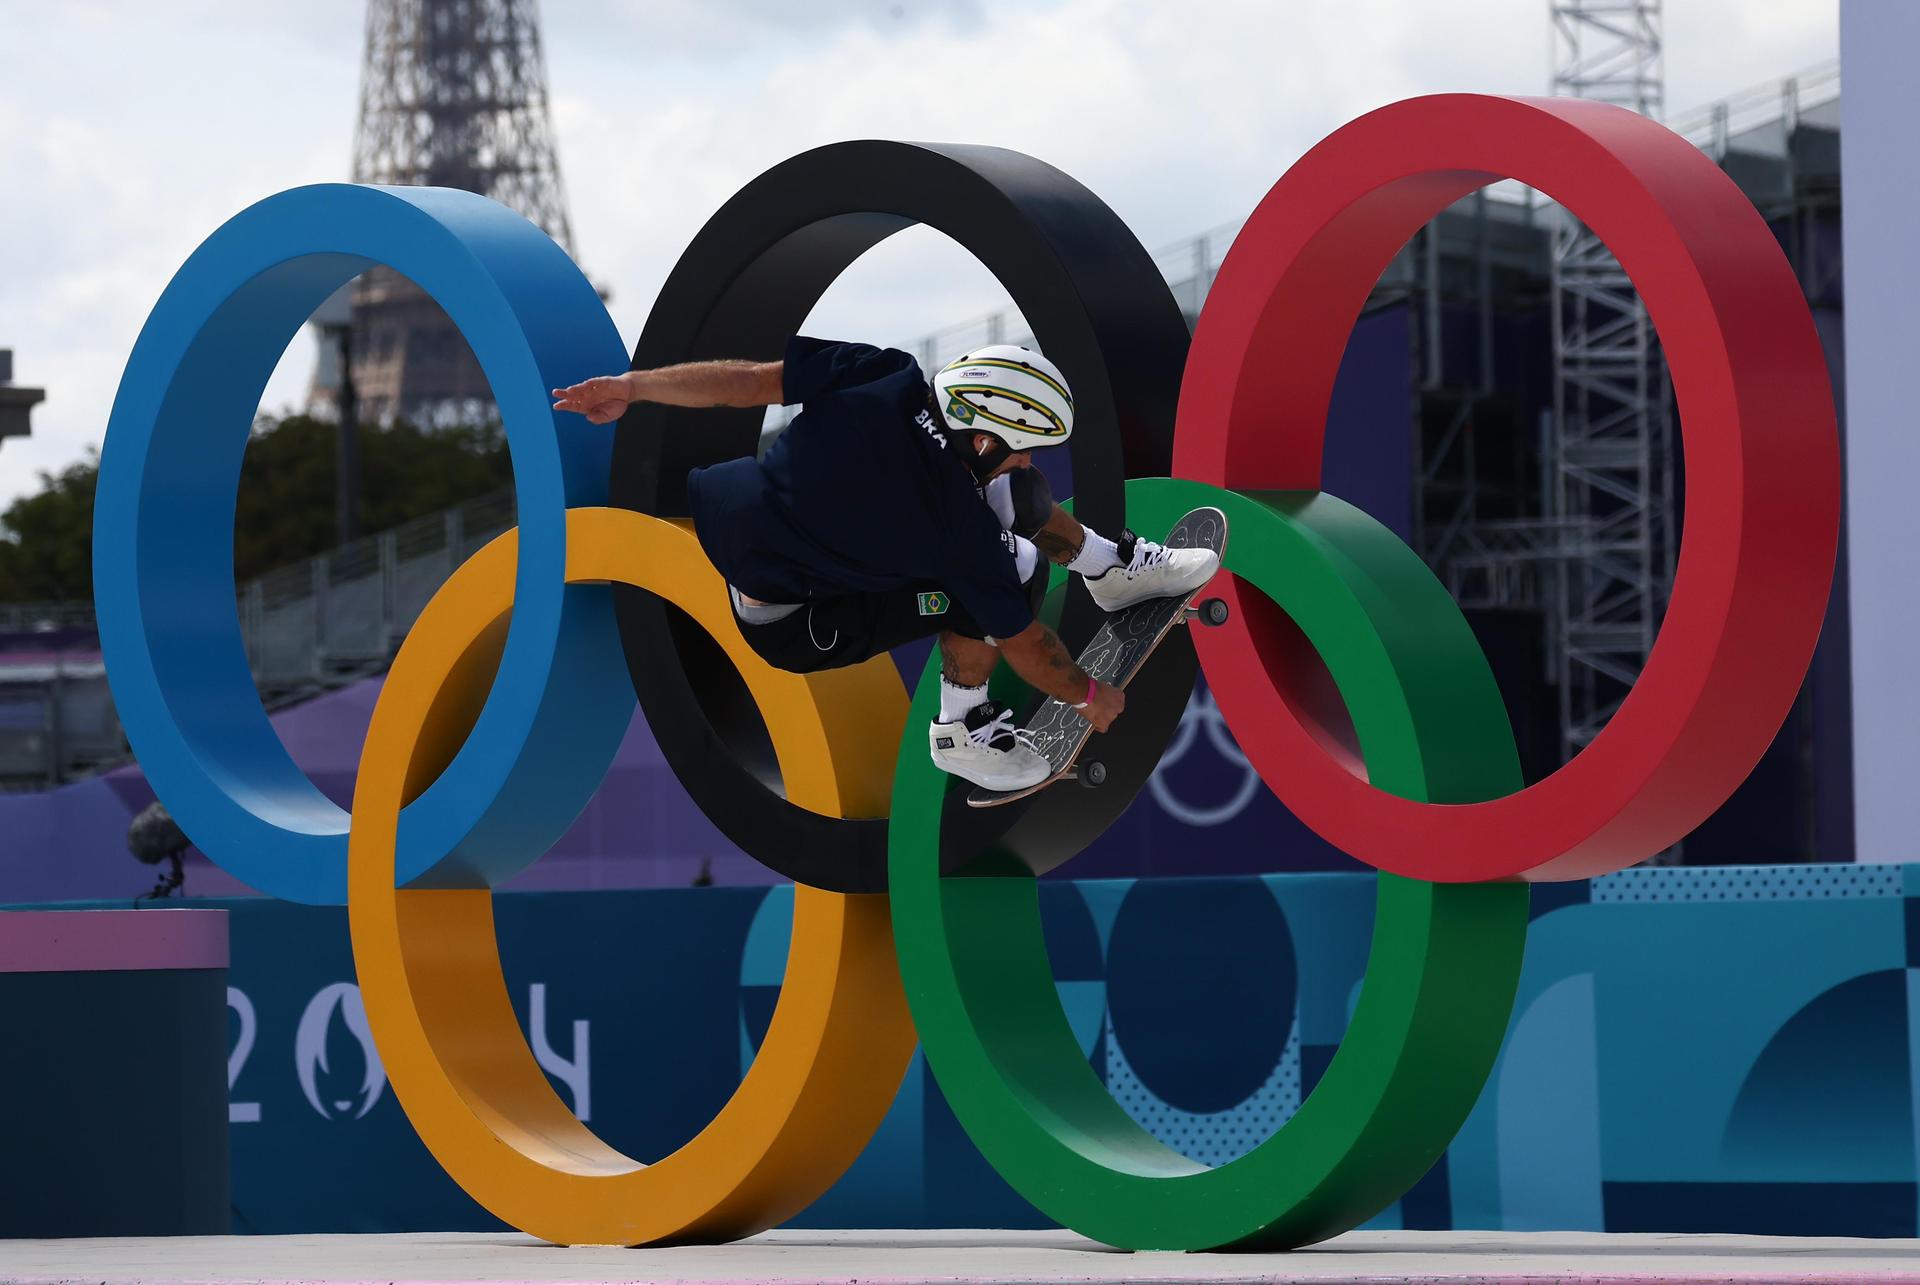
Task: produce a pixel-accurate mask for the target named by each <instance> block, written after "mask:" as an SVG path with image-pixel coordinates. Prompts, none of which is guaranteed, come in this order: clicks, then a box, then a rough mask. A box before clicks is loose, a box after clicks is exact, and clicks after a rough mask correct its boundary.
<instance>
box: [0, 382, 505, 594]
mask: <svg viewBox="0 0 1920 1285" xmlns="http://www.w3.org/2000/svg"><path fill="white" fill-rule="evenodd" d="M335 433H336V430H335V427H334V425H332V424H330V423H327V422H324V421H321V420H316V419H313V418H311V417H309V416H306V415H290V416H287V417H286V418H284V419H272V418H268V417H262V418H261V420H260V421H259V423H258V424H257V425H256V426H255V429H254V433H253V436H252V438H251V439H249V441H248V443H247V452H246V455H245V457H244V459H243V461H242V463H241V466H240V492H239V497H238V500H237V502H236V505H235V515H234V576H235V578H236V579H237V580H250V579H252V578H253V577H255V576H258V575H261V574H263V573H265V572H268V571H271V570H273V569H274V568H276V567H282V566H286V565H288V564H289V563H294V562H299V561H301V560H302V559H305V558H310V557H313V556H314V555H315V554H318V553H323V552H325V551H326V550H328V549H330V548H332V547H333V546H334V544H335V543H336V542H337V531H338V524H337V519H336V517H335V513H334V481H335V463H336V460H335V454H336V452H335ZM359 438H360V496H361V498H360V526H361V529H362V530H363V531H366V532H368V533H370V534H371V533H373V532H377V531H383V530H386V529H387V528H389V527H394V526H398V525H399V524H400V523H402V522H405V521H407V520H408V519H410V518H416V517H421V516H423V515H425V514H428V513H435V512H438V511H439V510H441V509H447V508H451V507H453V506H454V505H456V504H461V503H464V502H465V501H467V500H471V499H474V498H476V497H478V496H481V495H486V494H488V493H490V492H493V491H498V490H500V489H502V488H504V487H509V486H511V485H512V483H513V468H512V463H511V461H510V460H509V458H508V455H507V446H506V437H505V434H503V433H502V432H501V430H500V427H499V425H497V424H487V425H479V426H461V427H453V428H430V429H422V428H417V427H415V426H413V425H411V424H406V423H400V424H395V425H394V426H393V427H391V428H376V427H372V426H368V425H362V426H361V428H360V433H359ZM98 478H99V460H98V458H97V457H95V458H90V459H87V460H83V461H80V462H78V463H75V464H71V465H69V466H68V467H67V468H65V469H63V470H62V471H61V472H59V473H58V474H47V473H43V474H41V489H40V490H39V491H38V492H37V493H35V494H33V495H29V496H25V497H22V498H21V499H18V500H16V501H14V502H13V504H11V505H10V506H8V508H7V510H6V512H5V513H4V514H0V602H44V601H80V600H85V599H89V598H91V597H92V596H93V491H94V484H95V482H96V481H97V480H98Z"/></svg>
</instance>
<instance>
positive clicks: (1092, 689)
mask: <svg viewBox="0 0 1920 1285" xmlns="http://www.w3.org/2000/svg"><path fill="white" fill-rule="evenodd" d="M1099 690H1100V684H1098V683H1096V682H1094V681H1093V675H1092V674H1088V675H1087V698H1086V699H1085V700H1083V701H1081V702H1080V703H1079V704H1078V705H1070V706H1068V707H1067V708H1069V709H1085V708H1086V707H1087V706H1089V705H1091V704H1093V697H1094V693H1096V692H1097V691H1099Z"/></svg>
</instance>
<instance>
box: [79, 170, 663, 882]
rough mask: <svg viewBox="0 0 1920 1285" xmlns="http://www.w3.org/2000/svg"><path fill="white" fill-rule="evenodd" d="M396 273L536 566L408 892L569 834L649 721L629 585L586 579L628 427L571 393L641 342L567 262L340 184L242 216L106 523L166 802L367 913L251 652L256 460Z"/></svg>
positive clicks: (520, 591)
mask: <svg viewBox="0 0 1920 1285" xmlns="http://www.w3.org/2000/svg"><path fill="white" fill-rule="evenodd" d="M377 264H384V265H386V266H388V267H391V268H393V269H395V270H396V271H398V272H401V273H403V274H405V275H406V276H407V277H410V278H411V279H412V280H413V281H414V282H415V283H416V284H417V285H419V286H420V287H421V288H422V289H424V290H425V291H426V292H427V293H428V294H429V295H431V296H432V297H433V298H434V299H435V300H436V301H437V302H438V303H439V304H440V305H441V307H443V308H445V309H446V311H447V313H448V314H449V315H450V316H451V317H452V318H453V320H454V323H455V324H456V325H457V326H459V328H460V330H461V332H462V334H464V335H465V337H466V339H467V342H468V344H469V345H470V346H471V347H472V349H473V353H474V356H475V357H477V358H478V359H479V361H480V365H481V368H482V369H483V370H484V371H485V372H486V374H487V378H488V380H489V381H490V382H491V384H492V386H493V392H494V398H495V401H496V403H497V404H498V406H499V408H500V415H501V419H502V421H503V423H504V424H505V427H506V435H507V442H508V446H509V448H510V450H511V452H512V457H513V476H514V483H515V486H516V490H517V495H518V507H519V525H520V560H519V566H518V568H517V572H516V578H515V582H514V594H515V596H514V607H513V616H512V623H511V625H510V626H509V629H508V633H507V640H506V645H505V650H504V652H503V654H502V656H501V661H500V671H499V674H498V676H497V677H496V678H495V680H494V683H493V688H492V691H491V692H490V693H489V695H488V697H487V701H486V705H485V707H484V709H482V711H481V714H480V718H479V721H478V722H477V723H476V724H475V727H474V730H473V733H472V734H471V735H470V736H469V737H468V738H467V741H466V744H465V745H464V746H462V748H461V749H460V751H459V753H458V754H457V755H456V756H455V757H454V760H453V762H452V763H451V764H450V765H449V766H448V768H447V770H446V771H445V772H444V773H442V775H441V776H440V778H439V779H438V780H436V781H435V782H434V783H433V784H432V785H431V786H429V787H428V788H427V789H426V790H425V791H424V792H423V793H422V794H421V795H420V797H419V798H418V799H417V800H416V801H414V802H412V803H410V804H409V805H408V806H407V808H406V810H405V811H404V812H403V813H402V814H401V823H400V835H399V839H400V843H399V852H398V869H397V877H398V879H399V881H400V882H401V883H403V884H411V885H426V886H436V887H475V886H481V887H490V886H492V885H494V884H496V883H498V882H499V881H501V880H502V879H505V878H507V877H508V876H510V875H511V874H513V873H515V872H517V871H519V870H520V869H523V868H524V867H525V866H526V865H527V864H529V863H530V862H531V861H532V860H533V858H534V857H536V856H538V854H539V853H541V852H542V851H544V850H545V849H546V847H547V846H548V845H550V844H551V843H552V842H553V840H555V839H557V838H558V837H559V836H560V834H561V833H562V832H564V830H565V829H566V827H567V825H569V824H570V823H571V822H572V820H573V819H574V817H575V816H577V815H578V813H579V810H580V808H581V807H582V806H583V805H584V804H585V802H586V799H587V797H588V796H589V795H590V794H591V792H592V789H593V788H594V785H595V783H596V782H597V781H598V780H599V777H600V771H599V770H596V769H603V768H604V767H605V765H606V763H607V762H609V761H611V758H612V755H613V752H614V750H615V748H616V747H617V746H618V744H619V741H620V737H621V735H622V734H624V732H625V729H626V726H627V722H628V719H629V717H630V714H631V708H632V707H631V705H630V704H628V703H626V702H623V701H622V700H621V699H620V697H619V695H617V693H629V697H628V699H629V700H630V699H631V697H630V692H631V685H630V684H629V682H628V681H627V679H626V668H625V661H624V659H623V657H622V655H621V651H620V646H619V636H618V633H617V631H616V629H615V627H614V623H613V612H612V602H611V598H610V596H609V594H608V593H607V591H606V589H605V587H604V586H572V587H569V586H567V585H566V583H565V579H566V577H565V569H566V510H567V509H568V508H569V507H573V506H578V505H598V504H605V503H606V498H607V473H608V463H609V460H610V456H611V451H612V435H611V432H610V430H608V429H604V428H595V427H593V426H592V425H589V424H587V423H586V421H585V420H584V419H582V418H581V417H579V416H577V415H565V416H562V415H558V414H556V413H555V412H554V411H553V410H552V409H551V406H552V402H551V398H550V397H549V396H548V390H549V389H552V388H558V387H562V386H565V385H568V384H572V383H577V382H579V381H580V380H582V379H585V378H588V377H589V376H592V375H596V374H604V373H606V372H608V371H617V370H624V369H626V366H627V359H626V353H625V349H624V347H623V345H622V344H621V341H620V336H619V332H618V331H617V330H616V329H615V328H614V325H613V322H612V320H611V319H610V318H609V317H608V316H607V313H606V309H605V307H604V306H603V305H602V304H601V302H600V299H599V297H598V295H597V294H596V293H595V291H594V289H593V287H592V285H591V284H589V283H588V281H587V279H586V278H585V277H584V276H583V275H581V272H580V270H579V268H578V267H576V266H575V265H574V263H573V261H572V260H571V259H570V258H568V257H567V254H566V252H565V251H563V250H562V249H561V248H560V247H559V246H557V245H555V244H554V243H553V241H552V240H551V239H549V238H548V237H547V236H546V234H545V233H543V232H541V231H540V230H539V229H538V228H536V227H535V226H534V225H533V224H531V223H529V222H527V221H526V220H525V219H523V218H522V217H520V216H519V215H518V214H515V213H514V212H513V211H511V210H509V209H507V208H506V207H505V206H502V205H499V204H497V203H495V202H493V201H490V200H487V199H486V198H484V197H480V196H475V195H473V194H472V193H468V192H460V191H454V190H451V189H446V188H381V187H364V186H354V185H347V184H324V185H318V186H314V187H302V188H295V189H293V190H292V191H288V192H282V193H280V194H279V195H277V196H272V197H268V198H267V199H266V200H264V201H261V202H260V203H258V204H257V205H254V206H251V207H250V208H248V209H246V210H244V211H242V212H241V213H240V214H238V215H236V216H235V217H234V218H233V219H231V220H230V221H228V222H227V223H226V224H225V225H224V226H223V227H221V228H220V229H219V231H217V232H215V233H214V234H213V235H212V236H210V237H208V238H207V240H206V242H205V243H204V244H202V245H201V246H200V248H199V249H198V250H196V251H194V253H193V255H192V256H191V257H190V258H189V259H188V260H187V262H186V263H185V264H184V265H182V266H181V268H180V271H179V272H178V273H176V274H175V275H174V278H173V280H172V282H171V283H169V285H168V286H167V289H166V292H165V293H164V294H162V295H161V297H160V301H159V303H157V304H156V305H154V309H153V313H152V315H151V316H149V317H148V319H147V324H146V326H145V327H144V328H143V329H142V330H141V332H140V338H139V340H138V342H137V343H136V344H135V345H134V349H133V355H132V356H131V357H130V358H129V360H128V362H127V369H126V373H125V374H124V375H123V376H122V378H121V381H120V390H119V394H118V396H117V397H116V398H115V400H114V406H113V416H112V418H111V420H110V421H109V423H108V428H107V436H106V443H105V445H104V447H103V448H102V451H101V459H100V481H99V489H98V491H97V493H96V502H95V516H94V596H95V605H96V609H97V611H98V615H99V624H100V649H101V651H102V653H103V654H104V657H105V660H106V666H107V673H108V675H109V680H110V682H111V685H112V689H113V697H114V703H115V704H116V706H117V707H118V709H119V713H120V720H121V723H122V724H123V726H124V727H125V728H126V732H127V738H128V740H129V741H130V742H131V743H132V746H133V749H134V752H135V754H136V755H137V756H138V757H139V760H140V764H141V766H142V767H143V768H144V769H145V770H146V773H147V777H148V780H149V781H150V782H151V783H152V785H153V788H154V791H155V793H156V794H157V795H158V796H159V797H160V799H161V800H162V801H163V802H165V804H166V805H167V807H168V809H169V810H170V811H171V812H172V813H173V815H174V817H175V819H176V820H178V821H179V823H180V825H181V828H182V829H183V830H184V831H185V832H186V834H187V836H188V837H189V838H190V839H192V840H193V842H194V843H195V844H196V845H197V846H198V847H199V848H200V849H201V851H203V852H205V853H206V854H207V856H208V857H209V858H211V859H212V860H213V861H215V862H217V863H218V864H219V865H220V866H222V867H223V868H225V869H226V870H227V871H228V872H229V873H231V874H233V875H234V876H236V877H237V878H239V879H242V880H244V881H245V882H246V883H248V884H250V885H252V886H253V887H254V888H256V889H258V890H259V891H261V892H264V893H269V894H271V895H273V896H276V897H281V898H284V899H287V900H291V901H303V902H310V903H315V904H323V905H339V904H343V903H344V902H345V901H346V891H347V878H346V872H347V826H348V823H349V817H348V814H347V813H346V812H344V811H342V810H341V809H340V808H339V807H337V806H336V805H334V804H333V803H332V802H330V801H329V800H328V799H327V798H326V797H325V796H324V795H322V794H321V793H320V791H319V790H317V789H316V788H315V787H314V785H313V783H312V782H311V781H309V780H308V779H307V778H306V776H305V775H304V774H303V773H302V772H301V771H300V769H299V768H298V767H296V766H295V765H294V763H293V760H292V759H291V758H290V757H288V755H287V752H286V749H285V747H284V746H283V745H282V744H281V743H280V739H279V737H278V736H277V735H276V734H275V733H274V731H273V729H272V727H271V725H270V724H269V723H268V722H267V717H266V713H265V711H264V710H263V709H262V708H261V706H260V700H259V696H258V695H257V693H256V691H255V689H254V685H253V679H252V675H251V673H250V671H249V669H248V666H247V660H246V656H245V653H244V651H243V649H242V646H241V640H240V623H239V614H238V611H237V609H236V605H235V598H234V582H233V523H234V505H235V498H236V495H237V491H238V486H239V475H240V460H241V455H242V453H243V452H244V450H245V448H246V442H247V436H248V433H249V431H250V429H251V426H252V423H253V418H254V414H255V411H256V409H257V408H258V406H259V402H260V395H261V392H262V390H263V389H264V388H265V386H266V382H267V379H268V377H269V376H270V375H271V374H272V372H273V368H274V364H275V362H276V361H277V360H278V359H279V356H280V354H281V352H282V351H283V350H284V349H285V348H286V346H287V344H288V342H289V341H290V340H291V339H292V338H293V336H294V335H295V333H296V332H297V331H298V330H299V328H300V326H301V325H302V324H303V323H304V322H305V321H306V319H307V317H308V315H309V314H310V313H311V312H312V311H313V309H314V308H315V307H316V306H317V305H318V304H319V303H320V302H321V301H322V300H323V299H325V298H326V297H327V296H328V295H329V294H331V293H332V292H333V291H334V290H335V289H337V288H338V287H340V286H341V285H344V284H345V283H346V282H347V281H349V280H350V279H352V278H353V277H354V276H355V275H356V274H358V273H360V272H362V271H364V270H365V269H367V268H369V267H373V266H375V265H377Z"/></svg>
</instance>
